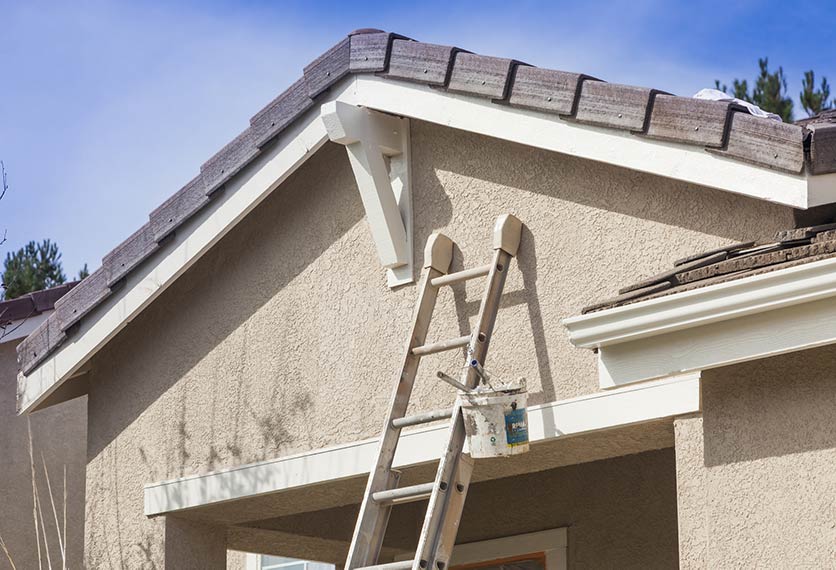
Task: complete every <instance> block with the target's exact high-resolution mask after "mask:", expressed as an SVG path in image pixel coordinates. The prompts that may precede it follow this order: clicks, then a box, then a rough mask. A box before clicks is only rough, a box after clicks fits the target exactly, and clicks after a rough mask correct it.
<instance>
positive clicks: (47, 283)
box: [3, 239, 67, 299]
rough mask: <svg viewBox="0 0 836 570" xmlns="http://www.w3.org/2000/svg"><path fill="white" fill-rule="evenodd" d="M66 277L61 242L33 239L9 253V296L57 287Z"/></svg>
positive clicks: (6, 273)
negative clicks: (59, 249) (62, 263)
mask: <svg viewBox="0 0 836 570" xmlns="http://www.w3.org/2000/svg"><path fill="white" fill-rule="evenodd" d="M66 280H67V278H66V276H65V275H64V270H63V268H62V267H61V252H59V251H58V244H56V243H53V242H51V241H50V240H48V239H45V240H44V241H43V242H41V243H36V242H34V241H30V242H29V243H27V244H26V245H25V246H23V247H22V248H20V249H19V250H18V251H16V252H14V253H11V252H10V253H8V254H7V255H6V262H5V265H4V271H3V287H4V289H5V291H4V294H3V296H4V298H5V299H14V298H16V297H20V296H21V295H25V294H26V293H31V292H32V291H38V290H40V289H46V288H48V287H55V286H56V285H61V284H62V283H64V282H65V281H66Z"/></svg>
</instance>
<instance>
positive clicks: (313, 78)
mask: <svg viewBox="0 0 836 570" xmlns="http://www.w3.org/2000/svg"><path fill="white" fill-rule="evenodd" d="M350 56H351V38H349V37H346V38H343V39H342V40H340V42H339V43H337V44H336V45H335V46H334V47H332V48H331V49H329V50H328V51H326V52H325V53H323V54H322V55H321V56H319V57H318V58H316V59H315V60H314V61H313V62H311V63H310V64H308V65H307V66H306V67H305V73H304V75H305V84H306V86H307V89H308V97H311V98H314V97H316V96H317V95H319V94H320V93H322V92H323V91H325V90H326V89H328V88H329V87H331V86H332V85H333V84H334V83H336V82H337V81H339V80H340V79H342V78H343V77H345V75H346V74H347V73H348V64H349V58H350Z"/></svg>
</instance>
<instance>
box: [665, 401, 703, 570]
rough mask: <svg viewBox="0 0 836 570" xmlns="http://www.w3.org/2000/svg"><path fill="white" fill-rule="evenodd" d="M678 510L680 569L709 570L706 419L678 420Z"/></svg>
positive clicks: (676, 423) (676, 427) (675, 427)
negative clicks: (706, 552) (697, 569)
mask: <svg viewBox="0 0 836 570" xmlns="http://www.w3.org/2000/svg"><path fill="white" fill-rule="evenodd" d="M673 425H674V433H675V437H676V506H677V521H678V523H679V567H680V568H681V569H682V570H686V569H688V568H706V559H705V549H706V544H707V540H708V538H707V537H708V532H709V529H708V528H707V524H708V521H707V518H708V517H707V508H706V505H705V499H706V489H705V486H706V477H705V475H706V473H705V467H704V465H703V421H702V416H691V417H684V418H677V419H676V420H675V421H674V424H673Z"/></svg>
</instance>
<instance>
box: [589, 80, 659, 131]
mask: <svg viewBox="0 0 836 570" xmlns="http://www.w3.org/2000/svg"><path fill="white" fill-rule="evenodd" d="M656 93H660V91H657V90H656V89H646V88H644V87H633V86H630V85H618V84H616V83H605V82H603V81H584V82H583V84H582V87H581V95H580V99H579V100H578V109H577V113H576V114H575V117H574V118H575V120H577V121H578V122H579V123H586V124H590V125H596V126H599V127H609V128H611V129H625V130H628V131H634V132H643V131H644V130H645V126H646V124H647V120H648V111H649V109H650V105H651V101H652V99H653V96H654V95H655V94H656Z"/></svg>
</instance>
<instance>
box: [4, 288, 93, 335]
mask: <svg viewBox="0 0 836 570" xmlns="http://www.w3.org/2000/svg"><path fill="white" fill-rule="evenodd" d="M76 285H78V281H70V282H69V283H64V284H63V285H57V286H55V287H50V288H49V289H43V290H41V291H33V292H32V293H27V294H26V295H22V296H20V297H17V298H15V299H8V300H6V301H0V324H2V325H6V324H8V323H9V322H11V321H19V320H23V319H27V318H29V317H33V316H35V315H39V314H41V313H43V312H44V311H50V310H52V309H54V308H55V302H56V301H57V300H58V299H60V298H61V297H63V296H64V295H66V294H67V292H68V291H69V290H70V289H72V288H73V287H75V286H76Z"/></svg>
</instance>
